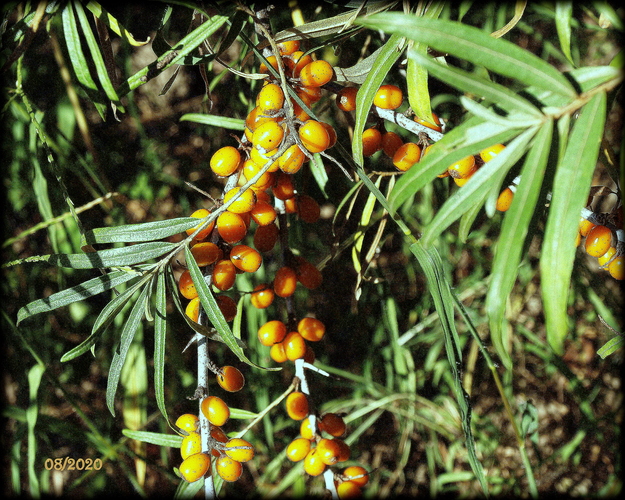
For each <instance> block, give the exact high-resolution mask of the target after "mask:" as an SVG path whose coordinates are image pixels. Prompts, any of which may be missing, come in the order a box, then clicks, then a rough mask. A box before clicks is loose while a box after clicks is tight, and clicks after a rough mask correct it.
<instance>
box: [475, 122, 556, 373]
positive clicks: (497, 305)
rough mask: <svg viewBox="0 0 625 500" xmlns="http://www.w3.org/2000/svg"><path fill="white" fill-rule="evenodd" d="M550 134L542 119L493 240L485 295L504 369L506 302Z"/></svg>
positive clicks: (507, 361) (509, 364)
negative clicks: (488, 282) (493, 251)
mask: <svg viewBox="0 0 625 500" xmlns="http://www.w3.org/2000/svg"><path fill="white" fill-rule="evenodd" d="M552 135H553V121H551V120H550V121H547V122H545V124H544V125H543V127H542V128H541V129H540V130H539V131H538V133H537V134H536V138H535V140H534V142H533V144H532V147H531V149H530V150H529V153H528V155H527V157H526V159H525V163H524V165H523V169H522V171H521V178H520V179H521V180H520V182H519V185H518V187H517V190H516V193H515V194H514V198H513V199H512V205H511V207H510V209H509V210H508V211H507V212H506V214H505V216H504V219H503V224H502V226H501V232H500V234H499V239H498V240H497V248H496V250H495V258H494V260H493V267H492V272H491V281H490V286H489V288H488V294H487V296H486V310H487V313H488V317H489V324H490V337H491V339H492V342H493V345H494V346H495V349H496V351H497V354H498V355H499V357H500V358H501V360H502V362H503V364H504V365H505V366H506V367H507V368H508V369H510V368H511V367H512V360H511V357H510V352H509V347H510V346H509V344H508V342H507V340H506V339H504V333H505V328H504V322H505V310H506V302H507V300H508V296H509V295H510V292H511V291H512V287H513V286H514V283H515V281H516V277H517V275H518V266H519V263H520V261H521V257H522V254H521V252H522V249H523V247H524V242H525V238H526V236H527V233H528V229H529V225H530V221H531V219H532V217H533V215H534V211H535V209H536V203H537V201H538V198H539V195H540V190H541V186H542V182H543V177H544V175H545V169H546V167H547V160H548V158H549V151H550V148H551V139H552Z"/></svg>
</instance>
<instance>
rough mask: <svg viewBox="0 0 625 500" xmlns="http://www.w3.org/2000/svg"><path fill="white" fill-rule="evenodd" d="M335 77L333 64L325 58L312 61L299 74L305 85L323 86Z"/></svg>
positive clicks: (301, 81)
mask: <svg viewBox="0 0 625 500" xmlns="http://www.w3.org/2000/svg"><path fill="white" fill-rule="evenodd" d="M333 77H334V70H333V69H332V65H331V64H330V63H329V62H327V61H323V60H318V61H312V62H311V63H308V64H307V65H306V66H304V67H303V68H302V69H301V71H300V74H299V79H300V83H301V84H302V85H304V86H305V87H321V86H322V85H325V84H326V83H328V82H329V81H330V80H332V78H333Z"/></svg>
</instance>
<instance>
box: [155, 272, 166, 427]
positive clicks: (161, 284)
mask: <svg viewBox="0 0 625 500" xmlns="http://www.w3.org/2000/svg"><path fill="white" fill-rule="evenodd" d="M154 309H155V310H154V397H155V399H156V405H157V406H158V409H159V410H160V411H161V414H162V415H163V416H164V417H165V420H169V417H168V416H167V403H166V402H165V350H166V347H167V287H166V282H165V273H164V272H159V273H158V276H157V277H156V297H155V307H154Z"/></svg>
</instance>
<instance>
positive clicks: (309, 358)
mask: <svg viewBox="0 0 625 500" xmlns="http://www.w3.org/2000/svg"><path fill="white" fill-rule="evenodd" d="M303 359H304V362H306V363H308V364H309V365H312V364H313V363H314V362H315V359H316V356H315V351H313V348H312V347H310V344H306V352H305V353H304V358H303Z"/></svg>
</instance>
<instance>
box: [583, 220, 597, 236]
mask: <svg viewBox="0 0 625 500" xmlns="http://www.w3.org/2000/svg"><path fill="white" fill-rule="evenodd" d="M595 226H596V224H595V223H594V222H590V221H589V220H587V219H584V218H583V217H582V218H581V219H580V221H579V234H581V235H582V236H588V233H589V232H590V230H591V229H592V228H593V227H595Z"/></svg>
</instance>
